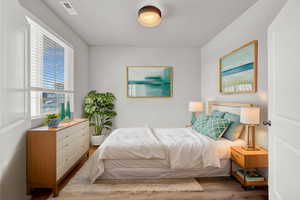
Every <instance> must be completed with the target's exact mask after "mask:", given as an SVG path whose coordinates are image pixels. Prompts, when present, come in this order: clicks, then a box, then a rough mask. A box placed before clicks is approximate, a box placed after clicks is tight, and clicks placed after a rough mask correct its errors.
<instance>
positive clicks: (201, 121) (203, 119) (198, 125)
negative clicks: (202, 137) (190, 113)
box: [192, 114, 209, 133]
mask: <svg viewBox="0 0 300 200" xmlns="http://www.w3.org/2000/svg"><path fill="white" fill-rule="evenodd" d="M208 119H209V115H206V114H201V115H200V116H199V117H198V119H197V120H196V121H195V122H194V124H193V126H192V129H193V130H195V131H197V132H198V133H200V132H201V131H200V130H201V129H202V128H203V127H205V126H206V123H207V121H208Z"/></svg>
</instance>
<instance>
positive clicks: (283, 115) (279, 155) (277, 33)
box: [268, 0, 300, 200]
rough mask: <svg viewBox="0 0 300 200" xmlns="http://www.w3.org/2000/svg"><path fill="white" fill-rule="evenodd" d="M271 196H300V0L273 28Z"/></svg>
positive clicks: (283, 199)
mask: <svg viewBox="0 0 300 200" xmlns="http://www.w3.org/2000/svg"><path fill="white" fill-rule="evenodd" d="M268 37H269V95H270V96H269V99H270V101H269V117H270V119H271V121H272V126H271V127H270V128H269V153H270V157H269V199H270V200H299V199H300V0H289V1H288V2H287V3H286V5H285V6H284V7H283V9H282V10H281V12H280V13H279V15H278V16H277V17H276V19H275V20H274V22H273V23H272V25H271V26H270V28H269V33H268Z"/></svg>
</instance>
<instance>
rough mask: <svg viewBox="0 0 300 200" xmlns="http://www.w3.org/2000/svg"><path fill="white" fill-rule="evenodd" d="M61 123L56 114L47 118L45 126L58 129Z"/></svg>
mask: <svg viewBox="0 0 300 200" xmlns="http://www.w3.org/2000/svg"><path fill="white" fill-rule="evenodd" d="M59 122H60V119H59V115H58V114H56V113H54V114H48V115H47V116H46V119H45V124H47V125H48V127H49V128H57V127H58V124H59Z"/></svg>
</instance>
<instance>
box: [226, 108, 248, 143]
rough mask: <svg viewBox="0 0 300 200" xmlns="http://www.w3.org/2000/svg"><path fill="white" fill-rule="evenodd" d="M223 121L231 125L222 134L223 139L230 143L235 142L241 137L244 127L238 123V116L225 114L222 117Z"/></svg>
mask: <svg viewBox="0 0 300 200" xmlns="http://www.w3.org/2000/svg"><path fill="white" fill-rule="evenodd" d="M224 119H228V120H229V121H231V124H230V126H229V127H228V129H227V130H226V132H225V133H224V135H223V137H224V138H226V139H228V140H231V141H234V140H237V139H238V138H239V137H240V136H241V134H242V131H243V129H244V126H243V125H242V124H241V123H240V116H239V115H236V114H231V113H226V114H225V115H224Z"/></svg>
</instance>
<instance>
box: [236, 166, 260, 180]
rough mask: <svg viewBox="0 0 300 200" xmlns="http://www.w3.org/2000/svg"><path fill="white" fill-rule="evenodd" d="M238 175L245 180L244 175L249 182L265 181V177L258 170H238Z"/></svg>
mask: <svg viewBox="0 0 300 200" xmlns="http://www.w3.org/2000/svg"><path fill="white" fill-rule="evenodd" d="M236 173H237V175H238V176H239V177H241V178H242V179H243V180H244V177H245V178H246V181H248V182H251V181H252V182H258V181H264V180H265V178H264V177H263V176H261V175H260V174H259V173H258V172H257V171H256V170H245V171H244V170H242V169H239V170H237V172H236Z"/></svg>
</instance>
